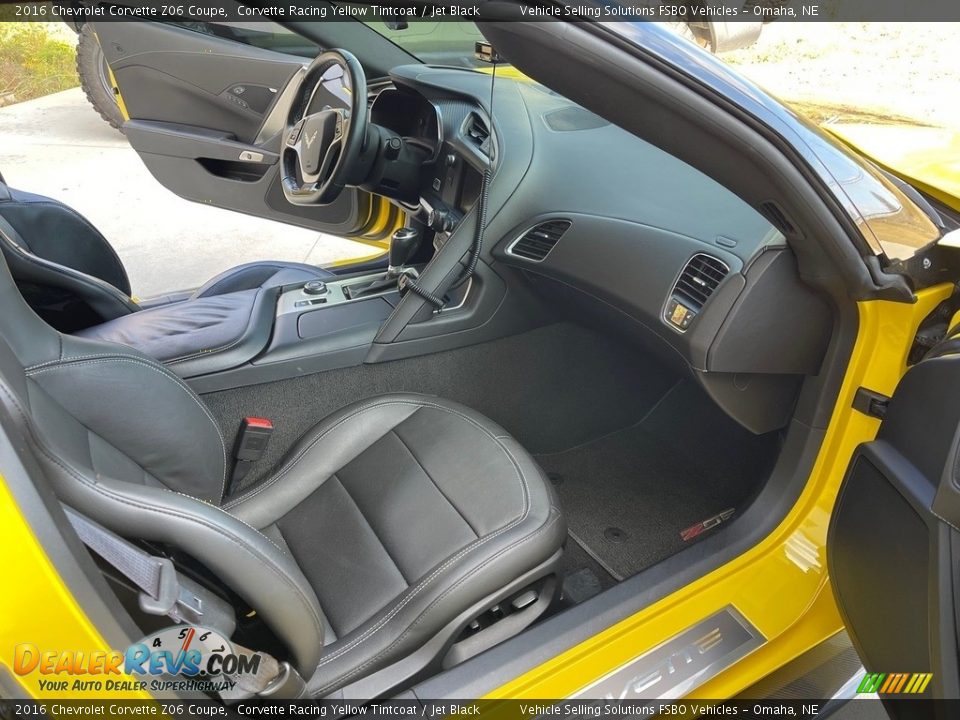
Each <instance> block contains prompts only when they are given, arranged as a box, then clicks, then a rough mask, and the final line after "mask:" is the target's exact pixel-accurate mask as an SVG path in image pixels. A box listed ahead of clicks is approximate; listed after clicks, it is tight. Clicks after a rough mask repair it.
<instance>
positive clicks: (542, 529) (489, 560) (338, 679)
mask: <svg viewBox="0 0 960 720" xmlns="http://www.w3.org/2000/svg"><path fill="white" fill-rule="evenodd" d="M560 517H561V516H560V515H559V514H556V515H553V514H552V513H551V517H548V518H547V520H546V522H544V524H543V525H541V526H540V527H539V528H537V530H535V531H534V532H532V533H530V534H529V535H524V536H523V537H522V538H518V539H517V540H516V541H514V542H513V543H511V544H510V545H508V546H507V547H506V548H504V549H503V550H502V551H501V552H500V553H498V554H497V555H494V556H492V557H489V558H487V559H486V560H484V561H483V562H482V563H480V564H479V565H477V567H475V568H473V569H472V570H470V572H468V573H467V574H465V575H464V576H463V577H462V578H460V579H459V580H457V581H456V582H455V583H454V584H453V585H451V586H450V587H449V588H447V589H446V590H444V591H443V593H441V594H440V596H439V597H437V598H436V599H435V600H434V601H433V602H431V603H430V604H429V605H428V606H427V607H426V608H424V610H423V612H421V613H420V615H418V616H417V619H416V620H414V621H413V622H412V623H411V624H410V626H409V627H408V628H407V629H406V630H404V631H403V633H402V634H401V635H400V637H398V638H397V639H396V640H394V641H393V642H392V643H390V645H389V646H388V647H386V648H384V649H383V650H381V651H380V652H378V653H377V654H376V655H374V656H373V657H372V658H370V659H369V660H367V661H366V662H364V663H363V664H362V665H359V666H358V667H356V668H354V669H353V670H351V671H349V672H347V673H346V674H344V675H340V676H338V677H336V678H334V679H333V680H331V681H329V682H328V683H327V684H326V685H323V686H322V687H321V688H320V689H319V690H318V691H317V692H316V693H314V694H315V695H316V694H320V693H323V692H326V691H327V690H329V689H330V688H332V687H334V686H336V685H338V684H340V683H342V682H343V681H345V680H349V679H350V678H352V677H354V676H356V675H358V674H359V673H361V672H363V671H364V670H365V669H366V668H368V667H370V665H372V664H374V663H375V662H377V660H379V659H380V658H381V657H383V656H384V655H386V654H388V653H389V652H390V651H391V650H393V648H395V647H396V646H397V645H399V644H400V643H401V642H403V640H404V639H405V638H406V637H407V635H409V634H410V632H411V631H412V630H413V628H414V627H416V626H417V625H418V624H419V623H420V622H422V621H423V618H424V617H426V615H427V613H428V612H429V611H430V610H431V609H432V608H433V607H434V606H436V605H437V604H438V603H440V602H441V601H442V600H443V599H444V598H445V597H447V595H449V594H450V593H452V592H453V591H454V590H456V589H457V588H458V587H459V586H460V585H462V584H463V583H465V582H466V581H467V580H469V579H470V578H472V577H473V576H474V575H475V574H476V573H478V572H480V571H481V570H482V569H483V568H484V567H486V566H487V565H489V564H490V563H492V562H493V561H495V560H497V559H499V557H500V556H501V555H502V554H503V553H505V552H508V551H509V550H512V549H513V548H515V547H517V546H518V545H522V544H523V543H526V542H529V541H531V540H533V539H535V538H536V537H537V536H539V535H542V534H543V533H545V532H546V531H547V530H548V529H550V527H551V526H552V525H554V524H556V522H557V521H558V520H559V519H560ZM322 665H323V661H321V662H320V663H319V664H318V665H317V668H318V669H319V668H320V666H322Z"/></svg>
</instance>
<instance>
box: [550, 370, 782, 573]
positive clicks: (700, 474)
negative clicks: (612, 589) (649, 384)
mask: <svg viewBox="0 0 960 720" xmlns="http://www.w3.org/2000/svg"><path fill="white" fill-rule="evenodd" d="M777 448H778V439H777V435H776V434H775V433H773V434H770V435H763V436H756V435H753V434H751V433H750V432H748V431H746V430H744V429H742V428H741V427H740V426H738V425H737V424H736V423H734V422H733V421H732V420H730V418H728V417H727V416H726V415H725V414H724V413H723V411H722V410H720V409H719V408H717V407H716V405H715V404H714V403H713V402H712V401H711V400H710V399H709V398H707V397H706V395H704V393H703V392H702V391H701V390H700V389H699V388H698V387H696V386H695V385H694V384H693V383H691V382H689V381H684V382H681V383H679V384H677V385H676V386H674V387H673V388H672V389H671V390H670V391H669V392H668V393H667V394H666V395H665V396H664V397H663V398H662V400H661V401H660V402H659V403H658V404H657V405H656V406H655V407H654V408H653V409H652V410H651V411H650V412H649V414H648V415H647V416H646V417H645V418H644V419H643V420H641V421H640V422H639V423H637V424H635V425H633V426H631V427H629V428H627V429H625V430H620V431H617V432H614V433H612V434H610V435H607V436H605V437H602V438H600V439H598V440H595V441H593V442H590V443H587V444H585V445H580V446H578V447H574V448H572V449H570V450H566V451H564V452H560V453H554V454H543V455H538V456H537V460H538V461H539V462H540V464H541V465H542V466H543V467H544V469H545V470H546V471H547V472H548V473H550V474H551V475H552V476H553V479H554V481H555V486H556V489H557V492H558V493H559V494H560V498H561V501H562V507H563V510H564V514H565V515H566V518H567V524H568V526H569V528H570V534H571V536H573V538H574V539H575V540H576V541H577V542H579V544H580V545H582V546H583V548H584V549H585V550H586V551H587V552H588V553H589V554H590V555H591V556H592V557H593V558H594V559H595V560H596V561H597V562H598V563H599V564H600V565H601V566H602V567H603V568H605V569H606V571H607V572H609V573H610V575H612V576H613V577H615V578H616V579H618V580H621V579H623V578H626V577H629V576H631V575H634V574H636V573H638V572H639V571H641V570H643V569H644V568H647V567H649V566H651V565H653V564H654V563H656V562H659V561H660V560H662V559H664V558H665V557H668V556H669V555H672V554H674V553H676V552H677V551H679V550H681V549H683V548H684V547H685V546H686V545H688V544H689V543H690V542H694V541H695V539H699V538H700V537H704V536H705V535H706V533H703V534H700V535H699V536H697V538H691V539H690V540H687V541H684V540H683V539H682V538H681V532H682V531H683V530H685V529H687V528H689V527H691V526H694V525H696V524H697V523H699V522H702V521H704V520H708V519H709V518H712V517H714V516H716V515H718V514H719V513H723V512H724V511H726V510H729V509H733V510H734V511H737V512H739V511H742V510H743V509H744V508H745V507H746V505H747V504H748V503H749V501H750V500H751V499H752V498H753V496H754V494H755V493H756V492H757V491H758V490H759V487H760V485H761V483H762V481H763V480H764V479H766V477H767V476H768V474H769V472H770V470H771V468H772V465H773V462H774V460H775V457H776V453H777ZM707 532H709V531H707Z"/></svg>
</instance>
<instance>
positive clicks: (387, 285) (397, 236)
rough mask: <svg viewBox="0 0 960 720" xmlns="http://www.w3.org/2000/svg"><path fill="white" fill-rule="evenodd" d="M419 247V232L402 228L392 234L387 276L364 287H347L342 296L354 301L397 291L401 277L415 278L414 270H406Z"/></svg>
mask: <svg viewBox="0 0 960 720" xmlns="http://www.w3.org/2000/svg"><path fill="white" fill-rule="evenodd" d="M419 247H420V231H419V230H417V229H416V228H412V227H402V228H400V229H399V230H397V231H395V232H394V233H393V236H392V237H391V238H390V259H389V261H388V263H389V264H388V266H387V274H386V275H384V276H383V277H381V278H378V279H377V280H374V281H373V282H370V283H367V284H365V285H348V286H347V287H345V288H344V289H343V292H344V294H345V295H346V296H347V297H348V298H350V299H351V300H354V299H356V298H358V297H363V296H364V295H373V294H375V293H381V292H384V291H385V290H389V289H394V290H396V289H398V281H399V279H400V277H401V276H402V275H405V274H412V275H413V276H414V277H416V270H414V269H412V268H406V267H405V265H406V264H407V263H408V262H409V261H410V258H412V257H413V256H414V255H415V254H416V252H417V248H419Z"/></svg>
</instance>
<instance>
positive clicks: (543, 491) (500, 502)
mask: <svg viewBox="0 0 960 720" xmlns="http://www.w3.org/2000/svg"><path fill="white" fill-rule="evenodd" d="M0 303H2V306H3V308H4V312H3V313H0V404H2V405H3V406H4V407H5V410H6V411H7V413H8V414H9V415H10V416H11V417H13V418H14V419H15V422H16V423H17V425H18V426H19V427H20V429H21V430H22V433H23V435H24V439H25V442H26V444H27V446H28V447H29V448H31V449H32V451H33V452H34V453H35V454H36V456H37V457H38V459H39V460H40V463H41V466H42V467H43V469H44V470H45V472H46V474H47V476H48V478H49V480H50V482H51V483H52V485H53V488H54V490H55V492H56V494H57V496H58V497H59V498H60V500H61V501H62V502H64V503H66V504H68V505H70V506H71V507H73V508H74V509H76V510H77V511H79V512H81V513H82V514H84V515H86V516H88V517H89V518H91V519H93V520H95V521H96V522H98V523H100V524H102V525H104V526H106V527H107V528H109V529H111V530H113V531H114V532H116V533H118V534H121V535H124V536H127V537H130V538H143V539H147V540H150V541H153V542H156V543H165V544H167V545H169V546H172V547H174V548H179V549H180V550H181V551H183V552H185V553H188V554H189V555H191V556H193V557H194V558H195V559H196V560H198V561H199V562H200V563H202V565H203V566H204V567H206V568H208V569H209V571H210V572H211V573H212V574H214V575H216V576H217V577H218V578H219V580H220V581H221V582H223V583H225V584H226V585H228V586H229V587H230V588H231V589H232V590H233V591H235V592H236V593H237V594H238V595H239V596H240V597H241V598H242V599H243V600H244V601H245V602H246V603H249V605H250V607H252V608H254V609H255V610H256V611H257V615H258V616H259V617H260V618H261V619H262V621H263V622H264V623H265V625H266V627H268V628H269V629H270V630H271V631H272V632H273V634H274V635H275V636H276V638H277V639H278V640H279V641H280V643H281V646H282V647H284V648H286V653H287V659H289V660H290V662H291V663H292V664H293V665H294V666H295V667H296V668H297V669H298V670H299V671H300V673H301V674H302V675H303V677H304V678H307V679H308V684H307V687H308V689H309V691H310V693H312V694H314V695H318V696H319V695H328V694H330V693H333V692H334V691H336V690H337V689H344V688H345V686H347V685H350V686H351V687H352V689H353V692H354V694H356V693H361V694H363V693H371V694H375V693H380V692H386V691H387V690H388V689H392V688H393V687H395V686H396V685H397V683H398V682H399V681H400V679H402V678H404V677H407V676H409V674H410V673H411V672H415V671H417V670H420V669H424V668H430V667H437V666H438V665H439V663H440V662H441V659H442V658H443V657H446V658H447V661H448V662H449V661H450V659H451V657H453V658H454V659H455V658H457V657H463V656H465V655H469V654H470V653H471V652H475V651H477V650H480V649H483V647H485V646H487V645H489V644H491V643H492V642H495V641H498V640H501V639H503V638H504V637H506V636H508V635H510V634H512V633H515V632H517V631H518V630H519V629H520V628H522V627H523V626H524V625H526V624H528V623H529V622H531V621H532V620H533V619H535V618H536V617H537V616H538V615H539V614H540V613H542V612H543V610H544V609H545V608H546V606H547V604H548V603H549V600H550V590H549V586H550V583H551V581H552V580H551V578H552V572H553V569H554V566H555V563H556V562H557V560H558V559H559V555H560V552H561V550H560V548H561V544H562V542H563V539H564V537H565V534H566V533H565V525H564V520H563V517H562V515H561V513H560V510H559V508H558V505H557V500H556V498H555V496H554V494H553V492H552V489H551V487H550V485H549V483H548V482H547V481H546V480H545V478H544V475H543V473H542V471H541V470H540V469H539V468H538V467H537V465H536V463H535V462H534V461H533V459H532V458H531V457H530V456H529V454H527V453H526V452H525V451H524V449H523V448H522V447H520V445H519V444H518V443H517V442H516V441H515V440H513V439H512V438H511V437H510V436H509V435H508V434H507V433H506V432H505V431H504V430H503V429H502V428H500V427H498V426H497V425H495V424H494V423H492V422H491V421H490V420H488V419H486V418H484V417H482V416H481V415H479V414H477V413H475V412H473V411H471V410H469V409H467V408H465V407H462V406H460V405H458V404H456V403H452V402H448V401H445V400H441V399H437V398H432V397H426V396H420V395H411V394H392V395H386V396H382V397H377V398H373V399H370V400H366V401H363V402H359V403H356V404H354V405H351V406H349V407H346V408H343V409H342V410H340V411H339V412H337V413H335V414H334V415H332V416H330V417H329V418H327V419H326V420H325V421H323V422H322V423H320V424H319V425H318V426H316V427H315V428H314V429H313V430H312V431H310V432H309V433H308V434H307V435H306V436H305V437H303V438H302V439H301V440H300V442H299V443H298V444H297V445H296V446H295V447H294V448H293V450H292V451H291V452H290V454H289V456H288V458H287V460H286V461H285V462H284V463H283V465H282V466H281V467H280V469H279V470H278V471H277V472H276V473H275V474H274V475H273V476H272V477H270V478H269V479H268V480H266V481H263V482H262V483H261V484H259V485H256V486H255V487H253V488H252V489H249V490H248V491H246V492H245V493H244V494H242V495H241V496H239V497H235V498H231V499H228V500H227V501H226V502H224V498H223V493H224V486H225V478H226V476H227V471H228V460H227V450H226V446H225V442H224V437H223V436H222V434H221V431H220V428H219V427H218V426H217V423H216V422H215V421H214V419H213V417H212V415H211V414H210V412H209V411H208V410H207V408H206V407H205V406H204V403H203V401H202V400H201V399H200V398H199V397H197V395H196V394H194V393H193V392H192V391H191V390H190V388H189V387H188V386H187V385H185V384H184V383H183V381H182V380H181V379H180V378H179V377H177V376H176V375H174V374H173V373H172V372H170V371H169V370H168V369H167V368H165V367H163V366H162V365H160V364H158V363H157V362H155V361H153V360H151V359H149V358H148V357H146V356H145V355H143V354H141V353H138V352H136V351H134V350H131V349H129V348H126V347H123V346H120V345H115V344H109V343H103V342H99V341H95V340H90V339H86V338H78V337H73V336H69V335H61V334H60V333H58V332H56V331H55V330H53V329H51V328H50V327H49V325H47V324H46V323H44V322H43V321H42V320H41V319H40V318H39V317H37V316H36V315H35V314H34V313H33V312H32V311H31V310H30V309H29V307H28V306H27V305H26V304H25V302H24V300H23V298H22V296H21V295H20V293H19V291H18V290H17V289H16V287H15V285H14V283H13V280H12V278H11V276H10V274H9V272H8V270H7V266H6V263H5V262H3V261H2V259H0ZM304 402H309V399H308V398H305V399H304ZM530 588H533V590H532V592H533V593H534V598H535V601H532V602H528V601H529V600H530V595H529V593H530V592H531V590H530ZM518 593H521V594H522V595H519V596H518ZM521 596H522V597H524V598H525V599H524V604H521V603H520V602H519V600H513V601H511V598H519V597H521ZM511 602H513V604H514V605H515V606H518V607H519V608H520V609H519V610H518V611H517V612H516V613H515V614H513V615H509V616H508V618H507V620H509V619H510V618H513V621H512V622H507V621H506V620H505V621H501V622H499V623H493V624H492V625H490V626H489V628H487V629H484V630H481V631H479V634H477V635H473V636H470V637H465V636H463V635H461V632H462V630H463V628H465V627H466V626H467V625H468V624H469V623H471V621H472V619H473V618H476V617H478V616H481V614H482V613H484V611H488V610H490V608H492V607H493V606H495V605H498V604H501V603H502V604H504V606H507V605H509V604H511ZM488 615H489V613H488ZM485 617H486V616H485ZM498 628H499V630H498ZM454 641H456V644H453V643H454ZM471 643H472V645H471ZM451 647H452V648H453V650H450V648H451ZM253 649H257V648H253ZM454 650H457V651H458V654H454V655H451V653H452V652H453V651H454ZM381 670H382V671H383V672H378V671H381ZM361 679H362V680H361ZM358 682H359V683H361V684H362V683H366V685H363V686H362V687H363V688H364V690H363V691H361V690H358V689H357V687H358V686H357V684H356V683H358ZM343 691H344V692H346V690H343Z"/></svg>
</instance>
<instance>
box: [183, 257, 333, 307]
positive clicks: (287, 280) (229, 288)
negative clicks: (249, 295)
mask: <svg viewBox="0 0 960 720" xmlns="http://www.w3.org/2000/svg"><path fill="white" fill-rule="evenodd" d="M333 277H334V274H333V273H331V272H330V271H328V270H323V269H321V268H318V267H314V266H313V265H306V264H304V263H294V262H282V261H274V260H264V261H258V262H250V263H245V264H243V265H237V266H236V267H233V268H230V269H229V270H225V271H224V272H222V273H220V274H219V275H216V276H215V277H212V278H210V279H209V280H208V281H207V282H205V283H204V284H203V285H201V286H200V287H199V288H198V289H197V290H196V292H194V293H193V297H194V298H205V297H212V296H214V295H225V294H227V293H232V292H237V291H239V290H252V289H255V288H274V287H280V286H282V285H293V284H295V283H298V282H308V281H310V280H327V279H329V278H333Z"/></svg>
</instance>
